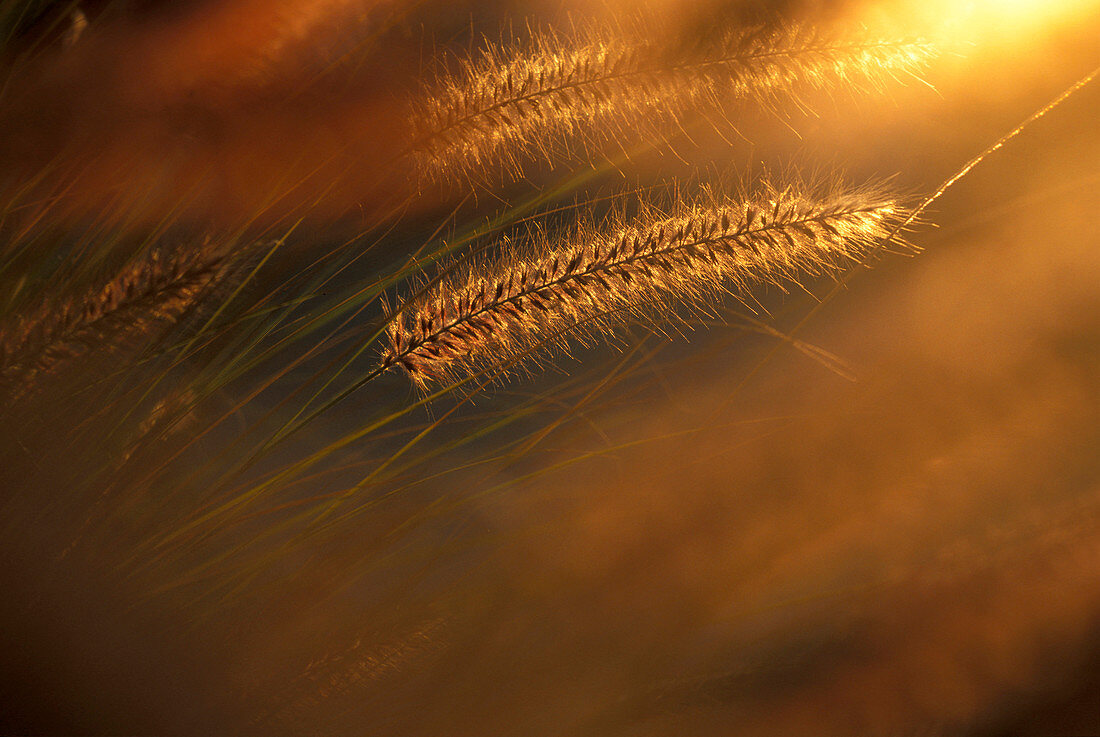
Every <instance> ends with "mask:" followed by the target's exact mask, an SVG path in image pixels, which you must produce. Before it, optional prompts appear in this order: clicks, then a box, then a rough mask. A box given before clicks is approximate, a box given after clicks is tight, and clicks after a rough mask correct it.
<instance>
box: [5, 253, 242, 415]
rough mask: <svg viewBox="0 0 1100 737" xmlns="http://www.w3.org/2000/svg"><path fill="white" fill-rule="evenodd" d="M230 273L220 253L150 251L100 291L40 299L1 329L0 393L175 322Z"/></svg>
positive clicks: (17, 390)
mask: <svg viewBox="0 0 1100 737" xmlns="http://www.w3.org/2000/svg"><path fill="white" fill-rule="evenodd" d="M229 268H230V265H229V259H228V258H227V256H226V254H225V253H223V252H220V251H218V250H216V249H213V250H212V249H208V248H197V249H194V250H190V251H184V252H180V253H176V254H172V255H166V254H163V253H160V252H153V253H151V254H150V255H148V256H146V257H144V258H142V259H140V260H137V261H135V262H133V263H131V264H129V265H128V266H126V267H125V268H124V269H123V270H122V271H121V272H120V273H119V274H117V275H116V276H115V277H114V278H113V279H111V280H110V281H109V282H107V283H106V284H104V285H103V286H102V287H99V288H97V289H94V290H92V291H89V292H87V293H85V294H82V295H79V296H77V297H73V298H69V299H64V300H47V301H45V302H43V303H42V304H41V305H40V306H39V307H38V308H37V309H35V310H34V311H33V312H32V313H30V314H27V315H24V316H22V317H18V318H16V319H15V320H13V321H12V322H11V323H9V324H8V325H6V326H3V327H0V387H3V389H4V390H5V393H7V394H9V398H10V397H17V396H20V395H22V394H23V393H25V392H27V391H28V390H30V389H31V388H32V387H33V385H34V382H35V380H36V379H37V378H38V377H40V376H42V375H43V374H48V373H51V372H54V371H57V370H59V369H60V368H62V367H63V366H65V365H67V364H70V363H71V362H72V361H73V360H74V359H77V358H79V357H81V356H84V355H86V354H88V353H89V352H93V351H94V352H98V353H102V352H104V351H106V350H110V349H113V348H116V347H119V346H121V345H122V344H123V343H126V342H128V341H132V340H133V339H135V338H137V337H138V336H141V335H144V334H148V333H152V332H154V331H158V330H161V329H163V328H165V327H167V326H169V325H171V324H173V323H175V322H176V321H177V320H179V319H180V318H181V317H182V316H183V315H184V314H185V313H187V312H188V311H189V310H190V309H191V308H193V307H194V306H196V305H197V304H198V302H199V300H200V299H201V297H202V296H203V295H204V294H205V293H206V292H207V290H208V289H209V288H211V287H212V286H213V285H214V284H216V283H217V282H218V281H219V280H220V279H221V278H222V276H223V275H224V274H225V273H226V272H227V271H228V269H229Z"/></svg>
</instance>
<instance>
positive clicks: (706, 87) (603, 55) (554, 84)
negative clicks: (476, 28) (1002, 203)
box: [410, 28, 935, 180]
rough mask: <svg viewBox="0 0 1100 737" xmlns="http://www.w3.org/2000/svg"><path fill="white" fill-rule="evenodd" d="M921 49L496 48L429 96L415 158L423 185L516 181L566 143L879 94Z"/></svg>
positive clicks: (859, 44) (734, 38)
mask: <svg viewBox="0 0 1100 737" xmlns="http://www.w3.org/2000/svg"><path fill="white" fill-rule="evenodd" d="M934 53H935V52H934V48H933V47H932V45H931V44H929V43H927V42H924V41H920V40H912V41H881V40H839V39H823V38H820V37H819V36H818V35H816V34H815V33H812V32H810V31H806V30H803V29H797V28H796V29H787V30H781V31H762V30H759V29H757V30H750V31H744V30H742V31H738V32H735V33H730V34H728V35H726V36H725V37H724V38H722V39H721V40H720V41H719V42H717V43H704V44H693V45H691V46H690V47H689V46H687V45H684V44H677V45H670V44H667V43H664V44H662V43H660V42H654V41H629V40H623V39H622V38H621V37H619V36H616V35H613V34H610V33H609V34H604V35H602V36H601V35H598V34H590V35H589V38H587V39H585V40H583V41H581V42H567V41H565V40H563V39H562V38H560V37H559V36H557V35H554V34H550V33H544V34H540V35H537V36H536V37H535V38H534V40H533V42H532V44H531V48H530V50H528V51H525V52H521V53H517V52H515V51H514V50H513V49H510V48H505V47H501V46H494V47H491V48H490V49H488V50H487V51H485V52H483V54H482V55H481V56H480V57H479V58H476V59H473V60H469V61H466V62H465V63H464V64H463V67H462V69H461V71H460V72H459V73H457V74H454V75H444V76H443V77H442V78H441V79H439V80H438V81H437V82H436V83H435V84H434V85H432V86H429V87H427V88H426V89H425V90H424V91H423V93H422V95H421V97H420V100H419V101H418V103H416V104H415V105H414V108H415V109H414V112H413V115H412V120H411V128H410V129H411V130H412V131H413V136H412V137H413V140H412V143H411V144H410V148H411V150H412V152H413V155H414V158H415V159H416V161H417V164H418V169H419V171H420V174H421V176H422V177H423V178H425V179H428V180H438V179H445V178H448V177H451V178H463V177H466V176H468V175H470V174H473V173H476V172H480V171H483V170H485V169H487V168H488V169H492V168H493V167H500V166H503V167H504V168H506V169H507V168H510V169H512V170H518V169H519V166H520V163H521V161H522V160H523V159H524V158H528V157H531V156H532V155H535V156H537V155H539V154H541V155H543V156H545V157H546V158H548V159H549V158H551V154H552V153H553V151H554V150H555V148H556V147H557V144H558V142H559V141H561V140H562V139H567V138H572V137H574V136H578V135H579V136H580V137H582V138H584V139H613V140H623V139H631V140H634V139H636V137H637V134H638V131H639V126H642V127H643V131H644V129H645V127H646V126H647V125H648V127H651V128H653V129H655V130H659V129H660V128H661V127H664V126H665V125H667V124H669V123H672V122H682V119H683V118H684V116H685V115H687V114H689V113H690V112H692V111H695V110H705V109H713V108H715V107H716V106H718V105H720V104H722V103H723V102H725V101H729V100H737V99H749V100H753V101H755V102H758V103H761V104H764V105H766V106H768V107H772V106H774V105H776V104H778V103H780V102H782V101H784V100H794V101H799V99H800V96H801V94H802V93H804V92H806V91H808V90H815V89H818V90H832V89H840V88H848V89H853V88H854V89H858V88H860V87H865V86H872V87H880V86H882V85H883V84H884V83H885V82H887V81H889V80H891V79H894V78H897V77H900V76H903V75H911V74H915V73H916V72H918V71H919V70H920V69H921V68H922V66H923V65H924V64H925V63H926V62H927V61H928V60H929V59H930V58H931V57H932V56H933V54H934Z"/></svg>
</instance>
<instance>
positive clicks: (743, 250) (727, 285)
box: [382, 184, 906, 384]
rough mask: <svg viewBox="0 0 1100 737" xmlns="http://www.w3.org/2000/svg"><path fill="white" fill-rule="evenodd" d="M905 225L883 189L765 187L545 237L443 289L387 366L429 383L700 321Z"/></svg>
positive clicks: (403, 323) (418, 309)
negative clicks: (531, 354)
mask: <svg viewBox="0 0 1100 737" xmlns="http://www.w3.org/2000/svg"><path fill="white" fill-rule="evenodd" d="M905 214H906V213H905V211H904V208H903V207H902V206H901V205H900V204H899V203H898V201H897V199H896V197H894V196H892V195H890V194H889V193H887V192H886V190H885V189H884V188H883V187H881V186H878V185H869V186H866V187H863V188H859V189H844V188H842V187H841V186H839V185H835V184H833V185H827V186H825V185H823V186H819V187H811V186H806V185H801V184H798V185H791V186H787V187H785V188H784V189H782V190H779V189H778V188H777V187H775V186H772V185H770V184H765V185H763V187H762V188H761V191H760V192H758V193H757V194H754V195H746V196H744V197H742V198H738V199H734V198H731V197H728V196H726V195H722V194H720V193H717V192H715V191H714V190H710V189H704V190H703V192H702V194H701V195H700V196H699V197H697V198H696V199H695V200H694V201H684V200H681V199H679V198H676V199H675V204H674V205H673V206H672V207H671V209H670V210H669V211H666V210H663V209H661V208H659V207H658V206H657V205H654V204H652V203H648V204H647V203H643V204H642V206H641V212H640V213H639V214H638V215H637V216H636V217H634V218H632V219H630V220H629V221H628V220H627V219H625V218H621V217H620V218H619V219H617V220H616V221H615V222H614V223H613V225H612V227H610V228H603V229H600V228H596V227H595V226H592V225H582V226H578V232H577V235H576V236H575V237H573V238H569V239H566V240H565V241H564V242H553V243H551V242H549V241H548V240H547V239H545V237H544V238H543V239H542V240H541V241H539V242H536V243H534V244H532V247H531V248H530V250H528V251H526V252H525V253H517V252H508V253H505V254H504V255H503V256H501V257H500V258H499V259H498V260H496V261H495V262H490V263H485V264H480V265H473V266H472V267H470V268H469V269H468V271H467V272H466V273H465V274H460V275H456V276H453V277H451V278H448V279H445V280H443V281H441V282H440V283H439V284H438V285H437V286H436V287H434V288H433V289H431V290H429V291H428V292H427V293H425V294H424V295H423V296H421V297H420V298H419V299H417V300H415V301H414V302H413V303H411V304H408V305H406V306H405V307H404V309H402V310H401V312H400V313H398V314H397V315H396V316H395V317H394V319H393V320H392V321H391V323H390V325H389V327H388V338H389V344H388V347H387V349H386V350H385V351H384V354H383V357H382V365H383V366H385V367H388V366H394V365H397V366H400V367H401V368H403V369H404V370H405V371H406V372H407V373H408V374H409V376H410V377H411V378H412V379H413V381H415V382H416V383H417V384H423V383H425V382H426V381H429V380H439V379H442V378H446V377H448V376H453V375H457V374H460V373H462V372H464V371H469V370H474V369H476V368H478V367H491V366H494V365H496V364H498V363H501V362H503V361H505V360H507V359H509V358H511V357H517V356H519V355H521V354H523V353H524V352H526V351H530V350H532V349H534V348H538V347H540V345H541V344H542V343H543V342H545V341H547V340H551V341H554V338H553V337H552V336H556V335H561V334H563V333H564V334H569V333H573V334H576V333H577V332H578V331H579V332H581V333H582V334H583V335H587V336H589V337H591V338H593V339H594V338H598V337H602V336H603V335H604V334H605V333H607V332H609V331H610V330H611V329H613V328H615V327H617V326H621V325H622V324H624V323H627V322H629V321H631V320H633V319H642V320H646V321H654V318H657V317H659V318H667V316H668V315H670V314H673V309H672V308H674V307H675V306H677V305H682V304H687V305H690V306H694V307H696V308H698V309H705V308H706V305H707V304H708V302H710V301H711V300H712V299H713V298H715V297H717V296H718V294H719V293H720V292H722V291H726V290H730V289H734V290H739V291H743V290H745V289H747V288H748V287H749V286H750V285H752V284H755V283H760V282H771V283H777V284H780V283H782V282H783V281H785V280H794V279H797V278H798V276H799V275H802V274H807V273H809V274H814V273H821V272H826V271H829V270H831V269H835V268H837V267H838V266H840V265H841V264H842V263H844V262H847V261H850V260H852V259H855V258H857V257H859V256H861V255H863V254H865V253H867V252H868V251H870V250H871V249H872V248H873V247H875V246H876V245H877V244H880V243H881V242H882V241H883V240H884V239H886V238H887V236H889V235H890V234H891V231H892V229H893V228H894V227H895V226H896V225H897V224H898V223H899V222H901V220H902V219H903V218H904V217H905ZM574 326H578V327H577V328H576V329H574ZM579 326H583V327H579Z"/></svg>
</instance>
